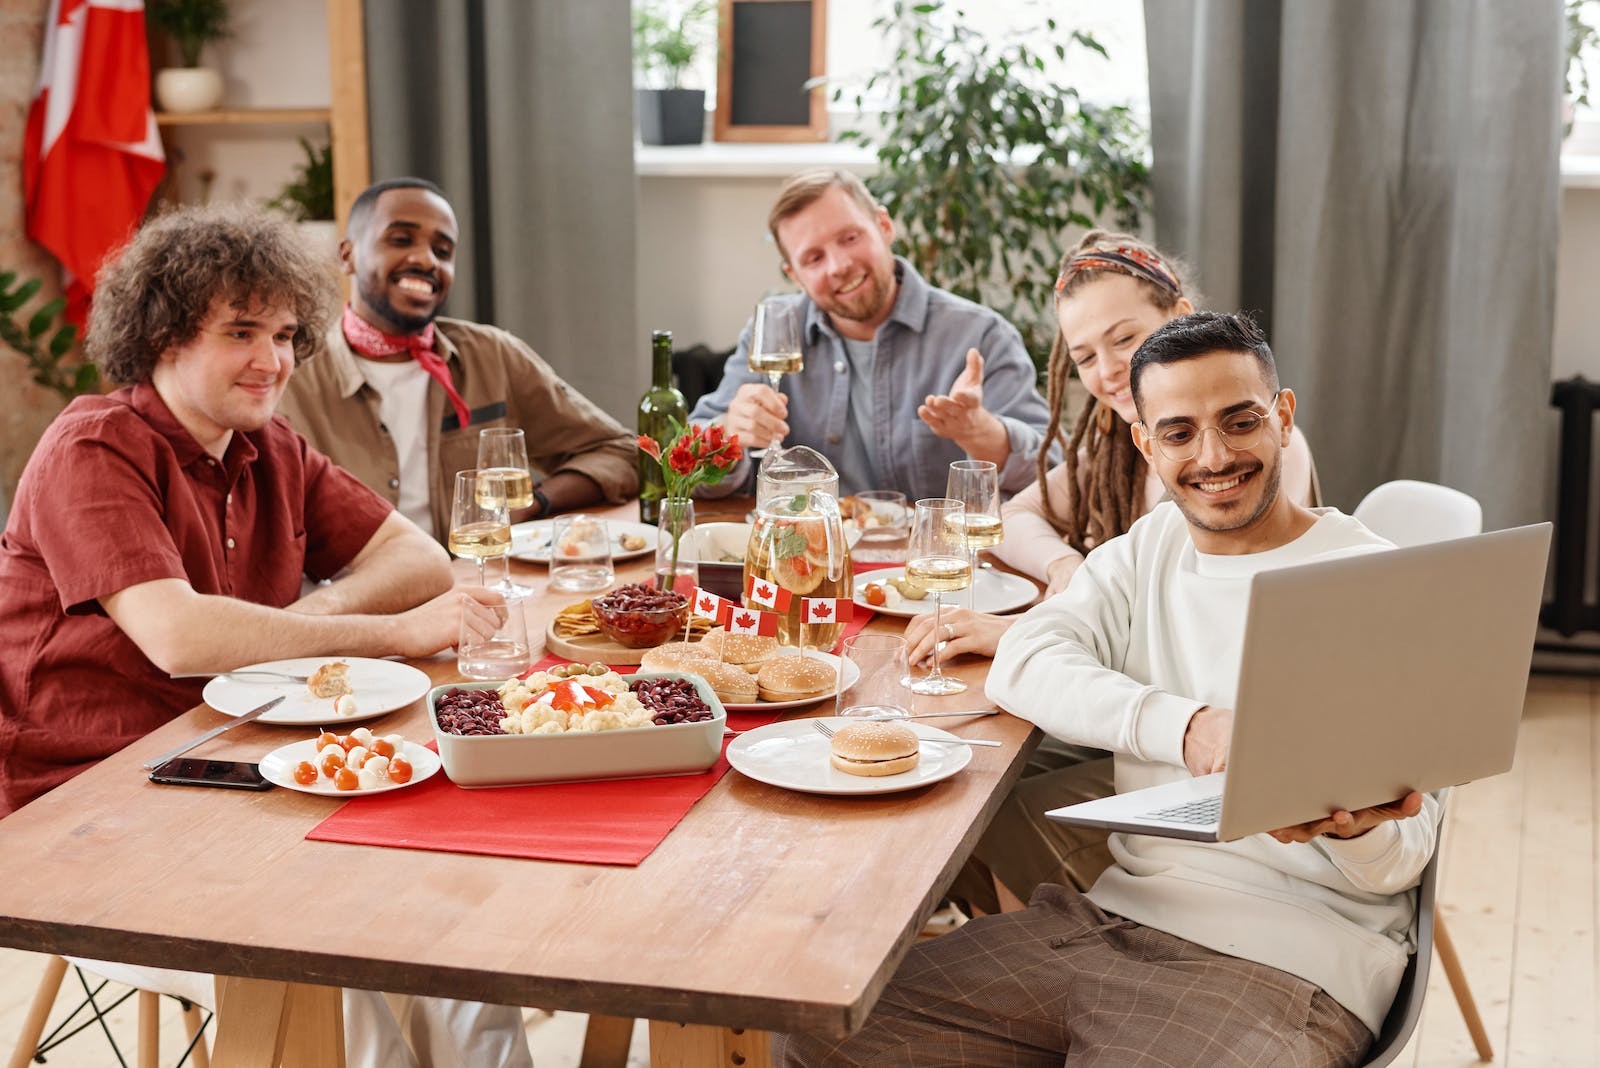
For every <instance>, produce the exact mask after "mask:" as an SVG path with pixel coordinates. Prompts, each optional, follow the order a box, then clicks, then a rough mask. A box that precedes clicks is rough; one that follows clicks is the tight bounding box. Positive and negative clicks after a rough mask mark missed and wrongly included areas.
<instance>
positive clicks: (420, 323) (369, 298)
mask: <svg viewBox="0 0 1600 1068" xmlns="http://www.w3.org/2000/svg"><path fill="white" fill-rule="evenodd" d="M356 291H357V292H359V293H360V294H361V300H362V302H363V303H365V304H366V306H367V307H369V308H371V309H372V310H373V311H374V312H376V313H377V314H378V315H380V316H382V317H383V320H384V322H386V323H388V324H389V325H390V326H393V327H397V328H398V329H399V332H400V333H402V334H416V333H420V332H421V331H422V330H423V329H424V328H426V327H427V325H428V324H429V323H431V322H433V321H434V320H435V319H437V318H438V317H439V305H437V304H436V305H434V307H433V308H432V309H431V310H430V311H427V312H425V313H423V314H421V315H408V314H407V313H405V312H403V311H401V310H400V309H399V308H396V307H395V306H394V304H393V303H391V302H390V300H389V293H388V290H387V289H383V288H379V287H376V286H370V285H368V284H367V282H366V281H364V280H362V281H358V282H357V283H356ZM440 303H441V304H442V303H443V302H442V301H441V302H440Z"/></svg>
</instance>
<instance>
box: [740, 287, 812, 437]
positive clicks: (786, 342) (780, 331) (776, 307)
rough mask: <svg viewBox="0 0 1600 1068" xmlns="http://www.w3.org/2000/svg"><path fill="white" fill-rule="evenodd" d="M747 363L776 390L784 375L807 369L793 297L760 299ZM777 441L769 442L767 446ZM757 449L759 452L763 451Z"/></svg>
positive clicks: (797, 311)
mask: <svg viewBox="0 0 1600 1068" xmlns="http://www.w3.org/2000/svg"><path fill="white" fill-rule="evenodd" d="M745 362H746V364H747V366H749V368H750V370H752V371H754V372H755V373H756V374H760V375H766V376H767V381H768V382H769V383H771V385H772V388H773V389H774V390H776V389H777V388H778V385H779V383H780V381H781V380H782V378H783V376H784V375H792V374H799V373H800V372H801V371H803V370H805V356H804V354H803V352H802V350H801V347H800V310H799V309H798V308H797V307H796V306H795V303H794V301H793V300H792V299H789V298H784V297H763V298H761V301H760V303H758V304H757V305H756V314H755V318H754V320H753V321H752V325H751V328H750V348H749V351H748V353H747V354H746V357H745ZM776 444H777V442H775V441H773V442H768V443H767V445H766V448H771V447H772V446H773V445H776ZM745 451H746V452H749V451H751V450H748V449H747V450H745ZM755 451H756V452H757V454H759V453H760V452H761V451H764V450H755Z"/></svg>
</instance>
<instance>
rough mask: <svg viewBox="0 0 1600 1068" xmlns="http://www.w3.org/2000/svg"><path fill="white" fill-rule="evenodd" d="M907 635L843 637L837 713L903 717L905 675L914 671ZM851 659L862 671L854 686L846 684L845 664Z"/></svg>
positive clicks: (904, 712)
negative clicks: (905, 636)
mask: <svg viewBox="0 0 1600 1068" xmlns="http://www.w3.org/2000/svg"><path fill="white" fill-rule="evenodd" d="M908 656H909V652H908V650H907V647H906V640H905V638H903V637H901V636H900V635H898V634H853V635H851V636H850V637H848V638H846V639H845V640H844V648H843V649H841V650H840V652H839V698H838V701H837V703H836V704H835V706H834V707H835V714H836V715H840V716H904V715H907V714H909V711H910V710H909V709H908V708H907V707H906V704H907V702H906V696H905V694H906V686H905V678H906V676H907V675H909V674H910V673H911V665H910V661H909V660H908ZM846 661H848V662H850V663H852V664H854V665H855V666H856V668H857V669H858V670H859V671H860V674H859V675H858V676H857V677H856V681H855V683H854V685H852V686H850V687H849V688H848V689H847V688H845V685H844V665H845V662H846Z"/></svg>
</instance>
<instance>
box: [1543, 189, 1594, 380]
mask: <svg viewBox="0 0 1600 1068" xmlns="http://www.w3.org/2000/svg"><path fill="white" fill-rule="evenodd" d="M1575 374H1581V375H1583V376H1584V377H1586V378H1589V379H1591V380H1595V381H1600V188H1596V187H1593V186H1586V185H1582V186H1580V185H1572V184H1569V185H1568V186H1567V187H1566V188H1565V189H1564V190H1563V191H1562V195H1561V245H1560V248H1559V250H1558V254H1557V258H1556V332H1555V345H1554V352H1553V353H1552V366H1551V378H1552V379H1554V380H1557V381H1559V380H1560V379H1563V378H1571V377H1572V376H1573V375H1575Z"/></svg>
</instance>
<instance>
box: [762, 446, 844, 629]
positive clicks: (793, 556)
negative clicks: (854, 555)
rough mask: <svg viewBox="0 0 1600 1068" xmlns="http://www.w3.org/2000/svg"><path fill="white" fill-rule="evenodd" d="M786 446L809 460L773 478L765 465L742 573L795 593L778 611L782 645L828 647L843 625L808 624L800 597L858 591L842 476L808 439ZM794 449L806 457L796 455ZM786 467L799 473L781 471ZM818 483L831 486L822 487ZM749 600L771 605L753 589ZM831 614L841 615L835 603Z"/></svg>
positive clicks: (779, 470)
mask: <svg viewBox="0 0 1600 1068" xmlns="http://www.w3.org/2000/svg"><path fill="white" fill-rule="evenodd" d="M777 451H778V450H774V452H777ZM782 451H783V452H784V453H785V454H786V456H787V457H788V458H789V459H790V460H791V461H803V463H802V464H800V465H799V466H793V467H791V466H788V465H783V466H779V467H777V468H776V469H775V474H774V477H772V478H768V470H767V468H768V464H766V463H763V464H762V471H761V477H760V479H759V480H758V481H759V485H758V489H757V494H756V516H755V524H754V527H753V528H752V530H751V532H750V543H749V546H748V548H747V549H746V550H745V559H744V572H745V575H746V577H747V579H753V580H754V581H755V582H758V583H763V582H764V583H771V584H772V585H773V586H775V587H777V588H778V589H782V590H787V591H789V603H788V604H787V605H786V606H784V607H783V608H782V609H781V610H779V611H778V613H777V614H778V643H779V644H780V645H789V646H803V647H805V648H808V649H821V650H824V651H826V650H829V649H832V648H833V647H834V646H835V645H837V644H838V642H839V636H840V635H841V634H843V633H844V625H843V624H841V623H837V622H827V623H806V622H803V620H804V619H805V616H804V614H803V611H802V604H801V600H802V598H806V597H811V598H823V597H828V598H837V599H839V600H846V601H848V600H850V598H851V597H852V595H853V589H852V587H853V574H852V571H851V568H850V549H849V546H848V545H847V544H846V542H845V532H844V521H843V519H842V518H841V516H840V515H839V501H838V498H837V497H836V496H835V494H836V493H837V491H838V488H839V476H838V473H837V472H835V471H834V470H833V465H832V464H830V463H828V461H827V460H826V459H824V458H823V457H822V456H821V455H820V454H818V453H816V452H814V451H813V450H811V449H808V448H806V447H805V446H803V445H802V446H796V447H795V448H793V449H785V450H782ZM795 453H806V454H808V455H807V456H805V457H797V456H794V455H793V454H795ZM780 459H782V458H780ZM819 464H820V467H819V466H818V465H819ZM824 468H825V469H826V470H825V471H824V470H823V469H824ZM785 472H789V473H791V474H792V475H793V476H794V477H789V478H785V477H782V476H783V474H784V473H785ZM819 485H825V486H827V487H828V488H826V489H823V488H817V486H819ZM748 585H749V584H748V583H747V589H748ZM744 604H745V607H747V608H761V609H762V610H763V611H773V609H771V608H767V607H765V606H764V605H762V604H759V603H758V602H757V601H756V600H755V599H754V598H752V597H751V596H750V594H749V593H748V592H747V593H746V594H745V598H744ZM827 612H828V613H829V614H830V615H831V616H837V614H838V613H837V610H836V609H834V608H832V607H829V608H828V609H827Z"/></svg>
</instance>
